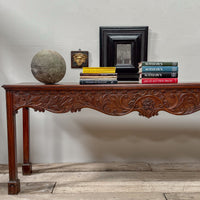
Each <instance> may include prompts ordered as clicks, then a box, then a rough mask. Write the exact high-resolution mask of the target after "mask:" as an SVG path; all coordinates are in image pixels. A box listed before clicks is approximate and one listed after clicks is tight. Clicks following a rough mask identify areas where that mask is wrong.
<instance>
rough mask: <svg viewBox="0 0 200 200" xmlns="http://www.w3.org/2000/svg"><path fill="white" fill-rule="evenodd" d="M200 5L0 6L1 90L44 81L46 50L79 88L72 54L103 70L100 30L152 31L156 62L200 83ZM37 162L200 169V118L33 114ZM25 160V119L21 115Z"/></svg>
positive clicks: (25, 1) (151, 56)
mask: <svg viewBox="0 0 200 200" xmlns="http://www.w3.org/2000/svg"><path fill="white" fill-rule="evenodd" d="M199 10H200V1H199V0H191V1H189V0H167V1H166V0H151V1H148V0H123V1H122V0H101V1H95V0H85V1H81V0H59V1H56V0H52V1H49V0H43V1H41V0H15V1H13V0H6V1H5V0H0V27H1V28H0V85H3V84H10V83H19V82H36V80H35V79H34V77H33V75H32V73H31V68H30V64H31V60H32V57H33V56H34V55H35V54H36V53H37V52H38V51H40V50H42V49H51V50H55V51H57V52H59V53H60V54H61V55H62V56H63V57H64V58H65V61H66V65H67V71H66V75H65V77H64V79H63V80H62V81H63V82H73V81H75V82H77V81H79V73H80V72H81V69H71V63H70V51H72V50H78V49H79V48H81V49H82V50H88V51H89V52H90V58H89V59H90V60H89V63H90V66H99V26H149V46H148V60H152V61H162V60H165V61H178V62H179V82H195V81H196V82H197V81H199V74H200V67H199V56H200V21H199V18H200V12H199ZM5 107H6V104H5V94H4V90H3V88H1V89H0V163H7V135H6V110H5ZM30 114H31V124H30V126H31V136H30V137H31V161H32V162H33V163H41V162H45V163H53V162H92V161H93V162H94V161H98V162H101V161H102V162H109V161H127V162H130V161H137V162H140V161H141V162H142V161H146V162H198V161H200V157H199V155H200V148H199V145H200V126H199V121H200V112H197V113H194V114H193V115H188V116H179V117H177V116H173V115H171V114H168V113H164V112H160V113H159V116H158V117H153V118H151V119H146V118H144V117H139V116H138V113H136V112H135V113H130V114H128V115H125V116H121V117H112V116H107V115H105V114H103V113H100V112H97V111H94V110H90V109H83V110H82V111H81V112H80V113H75V114H71V113H67V114H53V113H50V112H45V113H38V112H37V113H35V112H33V111H31V113H30ZM17 142H18V147H17V148H18V161H19V162H22V119H21V111H19V114H17Z"/></svg>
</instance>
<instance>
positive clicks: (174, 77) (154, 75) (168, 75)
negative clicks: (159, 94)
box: [139, 62, 178, 84]
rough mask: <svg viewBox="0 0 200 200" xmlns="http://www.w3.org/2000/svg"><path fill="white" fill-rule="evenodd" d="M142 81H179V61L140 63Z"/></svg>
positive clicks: (145, 82) (144, 82) (146, 82)
mask: <svg viewBox="0 0 200 200" xmlns="http://www.w3.org/2000/svg"><path fill="white" fill-rule="evenodd" d="M139 72H140V78H141V83H143V84H148V83H150V84H151V83H177V82H178V62H141V63H139Z"/></svg>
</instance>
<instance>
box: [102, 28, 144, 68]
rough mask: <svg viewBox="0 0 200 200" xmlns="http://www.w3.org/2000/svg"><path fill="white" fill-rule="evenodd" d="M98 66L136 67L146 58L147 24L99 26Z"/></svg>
mask: <svg viewBox="0 0 200 200" xmlns="http://www.w3.org/2000/svg"><path fill="white" fill-rule="evenodd" d="M99 31H100V66H101V67H106V66H116V67H128V68H129V67H132V68H138V63H139V62H141V61H146V60H147V46H148V26H139V27H138V26H137V27H134V26H133V27H100V29H99Z"/></svg>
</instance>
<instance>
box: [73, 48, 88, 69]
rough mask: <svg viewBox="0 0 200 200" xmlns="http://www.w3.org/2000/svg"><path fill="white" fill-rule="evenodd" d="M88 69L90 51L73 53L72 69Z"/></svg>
mask: <svg viewBox="0 0 200 200" xmlns="http://www.w3.org/2000/svg"><path fill="white" fill-rule="evenodd" d="M82 67H88V51H81V50H80V51H71V68H82Z"/></svg>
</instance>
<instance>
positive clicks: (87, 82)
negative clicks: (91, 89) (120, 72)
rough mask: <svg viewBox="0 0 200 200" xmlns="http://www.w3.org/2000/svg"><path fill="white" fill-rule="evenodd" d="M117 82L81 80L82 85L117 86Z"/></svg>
mask: <svg viewBox="0 0 200 200" xmlns="http://www.w3.org/2000/svg"><path fill="white" fill-rule="evenodd" d="M116 83H117V80H80V84H81V85H83V84H116Z"/></svg>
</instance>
